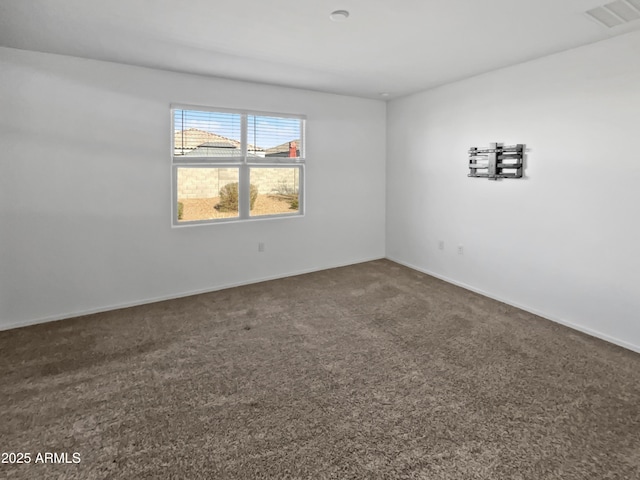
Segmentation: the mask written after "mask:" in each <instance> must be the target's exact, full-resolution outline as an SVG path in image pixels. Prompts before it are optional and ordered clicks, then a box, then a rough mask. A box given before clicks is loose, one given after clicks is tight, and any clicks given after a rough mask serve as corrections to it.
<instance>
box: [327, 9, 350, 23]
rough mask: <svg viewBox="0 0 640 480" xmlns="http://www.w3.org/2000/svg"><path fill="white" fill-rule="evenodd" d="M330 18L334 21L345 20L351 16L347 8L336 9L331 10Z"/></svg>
mask: <svg viewBox="0 0 640 480" xmlns="http://www.w3.org/2000/svg"><path fill="white" fill-rule="evenodd" d="M329 18H330V19H331V20H333V21H334V22H344V21H345V20H346V19H347V18H349V12H347V11H346V10H336V11H334V12H331V14H330V15H329Z"/></svg>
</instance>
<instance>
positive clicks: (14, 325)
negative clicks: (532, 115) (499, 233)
mask: <svg viewBox="0 0 640 480" xmlns="http://www.w3.org/2000/svg"><path fill="white" fill-rule="evenodd" d="M383 258H384V257H375V258H364V259H360V260H355V261H352V262H347V263H340V264H333V265H329V266H325V267H319V268H309V269H304V270H297V271H292V272H287V273H283V274H278V275H271V276H267V277H261V278H257V279H252V280H247V281H244V282H236V283H228V284H223V285H217V286H215V287H210V288H203V289H200V290H193V291H188V292H180V293H176V294H171V295H164V296H160V297H153V298H146V299H142V300H136V301H133V302H125V303H118V304H114V305H108V306H102V307H98V308H93V309H90V310H82V311H75V312H69V313H64V314H60V315H52V316H49V317H43V318H36V319H31V320H26V321H23V322H13V323H9V324H0V331H3V330H12V329H14V328H22V327H28V326H30V325H38V324H41V323H49V322H57V321H60V320H66V319H68V318H75V317H82V316H84V315H93V314H94V313H102V312H109V311H111V310H119V309H121V308H129V307H137V306H140V305H147V304H149V303H156V302H164V301H165V300H174V299H176V298H184V297H190V296H192V295H200V294H203V293H211V292H217V291H219V290H225V289H227V288H234V287H241V286H243V285H251V284H254V283H260V282H268V281H269V280H278V279H280V278H287V277H295V276H296V275H304V274H305V273H313V272H319V271H322V270H330V269H332V268H340V267H348V266H349V265H357V264H358V263H365V262H372V261H374V260H381V259H383Z"/></svg>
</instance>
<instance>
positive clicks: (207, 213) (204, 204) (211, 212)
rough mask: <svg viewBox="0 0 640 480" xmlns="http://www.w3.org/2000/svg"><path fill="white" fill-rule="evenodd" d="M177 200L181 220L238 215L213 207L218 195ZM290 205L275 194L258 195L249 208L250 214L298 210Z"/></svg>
mask: <svg viewBox="0 0 640 480" xmlns="http://www.w3.org/2000/svg"><path fill="white" fill-rule="evenodd" d="M178 201H179V202H182V204H183V205H184V210H183V213H182V220H181V221H183V222H185V221H186V222H188V221H193V220H211V219H214V218H231V217H237V216H238V213H237V212H220V211H218V210H216V209H215V208H214V206H215V205H217V204H218V203H219V202H220V197H212V198H185V199H181V200H178ZM290 206H291V205H290V204H289V202H288V201H286V200H283V199H282V198H278V197H277V196H275V195H258V198H257V199H256V203H255V205H254V207H253V210H251V216H258V215H273V214H276V213H297V212H298V209H295V210H294V209H291V208H290Z"/></svg>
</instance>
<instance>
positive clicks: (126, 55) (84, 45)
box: [0, 0, 640, 98]
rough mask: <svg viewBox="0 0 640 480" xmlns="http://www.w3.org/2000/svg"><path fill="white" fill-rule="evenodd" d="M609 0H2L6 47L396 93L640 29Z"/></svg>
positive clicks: (0, 25) (0, 35) (344, 90)
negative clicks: (593, 13)
mask: <svg viewBox="0 0 640 480" xmlns="http://www.w3.org/2000/svg"><path fill="white" fill-rule="evenodd" d="M603 3H606V1H600V0H395V1H389V0H387V1H383V0H108V1H98V0H2V1H0V46H5V47H13V48H20V49H26V50H35V51H41V52H50V53H58V54H64V55H73V56H78V57H84V58H94V59H98V60H107V61H114V62H121V63H126V64H132V65H141V66H147V67H153V68H160V69H165V70H172V71H179V72H188V73H196V74H202V75H212V76H219V77H226V78H234V79H241V80H250V81H257V82H264V83H270V84H277V85H286V86H292V87H300V88H306V89H312V90H319V91H326V92H334V93H341V94H348V95H356V96H362V97H369V98H381V97H380V93H381V92H388V93H389V94H390V95H389V97H388V98H394V97H397V96H401V95H405V94H409V93H412V92H415V91H419V90H424V89H427V88H430V87H434V86H437V85H441V84H444V83H448V82H452V81H455V80H459V79H462V78H466V77H470V76H473V75H477V74H480V73H483V72H487V71H490V70H494V69H498V68H502V67H505V66H509V65H513V64H516V63H520V62H523V61H527V60H531V59H534V58H538V57H541V56H545V55H549V54H552V53H556V52H559V51H563V50H567V49H570V48H574V47H577V46H580V45H584V44H588V43H592V42H596V41H600V40H603V39H606V38H608V37H610V36H614V35H618V34H621V33H625V32H628V31H630V30H635V29H639V28H640V21H634V22H631V23H629V24H626V25H623V26H620V27H615V28H611V29H608V28H606V27H604V26H602V25H599V24H598V23H596V22H595V21H594V20H593V19H591V18H589V17H588V16H586V15H585V14H584V12H585V11H586V10H589V9H591V8H594V7H596V6H599V5H602V4H603ZM336 9H345V10H348V11H349V12H350V13H351V15H350V17H349V19H348V20H347V21H346V22H343V23H335V22H332V21H330V20H329V13H331V12H332V11H333V10H336Z"/></svg>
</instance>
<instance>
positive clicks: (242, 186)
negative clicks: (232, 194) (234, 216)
mask: <svg viewBox="0 0 640 480" xmlns="http://www.w3.org/2000/svg"><path fill="white" fill-rule="evenodd" d="M247 130H248V126H247V114H243V115H242V118H241V121H240V143H241V149H242V165H240V172H239V174H240V177H239V185H238V213H239V215H240V218H241V219H247V218H249V167H248V166H247V157H248V151H249V148H248V145H247V143H248V142H247V138H248V136H249V135H248V133H247Z"/></svg>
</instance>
